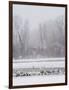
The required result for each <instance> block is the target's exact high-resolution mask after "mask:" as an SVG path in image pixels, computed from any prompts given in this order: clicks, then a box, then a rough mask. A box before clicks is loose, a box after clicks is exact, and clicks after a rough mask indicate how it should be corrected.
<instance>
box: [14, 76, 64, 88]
mask: <svg viewBox="0 0 69 90" xmlns="http://www.w3.org/2000/svg"><path fill="white" fill-rule="evenodd" d="M51 83H65V75H50V76H31V77H30V76H29V77H18V78H17V77H14V78H13V85H14V86H17V85H34V84H51Z"/></svg>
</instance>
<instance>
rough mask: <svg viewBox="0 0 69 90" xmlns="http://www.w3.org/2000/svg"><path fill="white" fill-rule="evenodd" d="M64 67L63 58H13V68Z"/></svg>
mask: <svg viewBox="0 0 69 90" xmlns="http://www.w3.org/2000/svg"><path fill="white" fill-rule="evenodd" d="M22 67H23V68H31V67H37V68H38V67H47V68H48V67H49V68H51V67H65V58H46V59H44V58H41V59H20V60H13V68H22Z"/></svg>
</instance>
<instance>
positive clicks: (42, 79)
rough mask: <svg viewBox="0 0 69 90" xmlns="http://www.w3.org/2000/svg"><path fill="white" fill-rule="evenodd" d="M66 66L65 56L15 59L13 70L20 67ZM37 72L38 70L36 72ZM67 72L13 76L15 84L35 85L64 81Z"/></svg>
mask: <svg viewBox="0 0 69 90" xmlns="http://www.w3.org/2000/svg"><path fill="white" fill-rule="evenodd" d="M33 67H34V68H65V59H64V58H46V59H22V60H21V59H20V60H13V71H14V69H15V70H19V71H20V68H21V69H22V68H33ZM35 73H36V72H35ZM64 82H65V74H64V73H63V74H56V75H52V74H51V75H36V76H22V77H21V76H19V77H14V76H13V85H14V86H17V85H33V84H51V83H64Z"/></svg>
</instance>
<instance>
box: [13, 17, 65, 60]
mask: <svg viewBox="0 0 69 90" xmlns="http://www.w3.org/2000/svg"><path fill="white" fill-rule="evenodd" d="M64 20H65V19H64V17H63V16H59V17H57V18H56V19H54V20H49V21H44V22H40V23H39V24H38V27H35V28H34V30H35V31H38V32H37V33H36V32H35V33H34V32H32V34H31V35H30V32H31V30H30V28H31V27H30V25H29V21H28V20H25V21H23V20H22V19H21V18H20V17H18V16H14V19H13V58H15V59H19V58H38V57H40V58H46V57H64V56H65V21H64ZM32 23H33V22H32ZM34 30H33V31H34ZM33 35H34V36H33ZM33 37H35V38H36V39H35V41H33V40H34V39H33ZM31 39H32V41H31ZM36 41H37V42H36Z"/></svg>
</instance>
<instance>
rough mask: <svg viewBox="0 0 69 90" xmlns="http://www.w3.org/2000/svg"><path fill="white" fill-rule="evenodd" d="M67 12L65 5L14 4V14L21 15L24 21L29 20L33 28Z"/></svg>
mask: <svg viewBox="0 0 69 90" xmlns="http://www.w3.org/2000/svg"><path fill="white" fill-rule="evenodd" d="M64 14H65V8H64V7H50V6H32V5H15V4H14V5H13V16H20V17H21V18H22V19H23V21H24V20H29V23H30V26H31V28H34V27H37V24H38V23H40V22H44V21H47V20H51V19H52V20H53V19H55V18H56V17H58V16H62V15H64Z"/></svg>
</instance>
